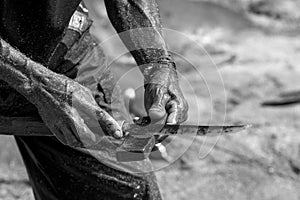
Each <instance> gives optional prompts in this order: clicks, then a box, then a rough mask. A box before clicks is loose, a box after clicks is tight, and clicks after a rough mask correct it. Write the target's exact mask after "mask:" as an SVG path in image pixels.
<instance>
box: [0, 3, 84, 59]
mask: <svg viewBox="0 0 300 200" xmlns="http://www.w3.org/2000/svg"><path fill="white" fill-rule="evenodd" d="M80 2H81V0H43V1H41V0H1V1H0V15H1V21H0V36H1V37H2V38H3V39H5V40H6V41H7V42H9V43H10V44H11V45H12V46H14V47H16V48H18V49H19V50H20V51H21V52H22V53H24V54H26V55H27V56H29V57H30V58H32V59H33V60H35V61H37V62H40V63H42V64H45V63H46V62H47V59H48V58H49V56H50V54H51V52H52V51H53V50H54V48H55V47H56V45H57V43H58V42H59V41H60V39H61V37H62V34H63V31H64V29H65V28H66V27H67V25H68V23H69V20H70V18H71V16H72V14H73V13H74V11H75V10H76V8H77V7H78V5H79V4H80Z"/></svg>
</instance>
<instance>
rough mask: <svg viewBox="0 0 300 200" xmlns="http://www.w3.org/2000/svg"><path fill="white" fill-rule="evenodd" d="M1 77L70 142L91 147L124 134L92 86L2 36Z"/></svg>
mask: <svg viewBox="0 0 300 200" xmlns="http://www.w3.org/2000/svg"><path fill="white" fill-rule="evenodd" d="M0 79H1V80H4V81H6V82H7V83H8V84H9V85H10V86H11V87H13V88H14V89H16V90H17V91H18V92H20V93H21V94H22V95H23V96H24V97H26V98H27V99H28V100H29V101H30V102H31V103H32V104H34V105H35V106H36V107H37V109H38V111H39V113H40V115H41V117H42V119H43V121H44V122H45V124H46V125H47V126H48V128H49V129H50V130H51V131H52V132H53V134H54V135H55V136H56V137H57V138H58V139H59V140H60V141H61V142H62V143H64V144H66V145H69V146H73V147H88V146H91V145H93V144H95V143H97V142H98V141H99V140H100V139H101V136H103V135H104V134H108V135H111V136H114V137H116V138H120V137H122V130H121V127H119V125H118V123H117V122H116V121H115V120H114V119H113V118H112V117H111V116H110V115H109V114H108V113H107V112H105V111H104V110H103V109H101V108H100V107H99V106H98V105H97V103H96V102H95V100H94V97H93V95H92V93H91V91H90V90H89V89H87V88H85V87H84V86H82V85H80V84H79V83H77V82H75V81H73V80H71V79H69V78H67V77H66V76H63V75H59V74H56V73H54V72H52V71H51V70H49V69H47V68H46V67H44V66H42V65H40V64H38V63H36V62H34V61H32V60H30V59H29V58H27V57H26V56H25V55H23V54H22V53H20V52H19V51H17V50H16V49H14V48H13V47H11V46H10V45H9V44H8V43H6V42H5V41H4V40H2V39H1V38H0Z"/></svg>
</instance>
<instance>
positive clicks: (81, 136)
mask: <svg viewBox="0 0 300 200" xmlns="http://www.w3.org/2000/svg"><path fill="white" fill-rule="evenodd" d="M65 130H66V131H68V132H69V133H70V134H71V135H73V136H74V137H75V138H76V139H77V140H78V141H80V142H81V143H82V144H83V145H84V146H85V147H87V146H91V145H93V144H95V143H96V142H97V139H96V135H95V133H94V132H93V131H91V129H90V128H88V126H86V124H84V121H83V120H82V123H79V126H74V123H70V124H69V125H68V126H67V128H65Z"/></svg>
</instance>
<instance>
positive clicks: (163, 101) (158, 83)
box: [145, 67, 188, 124]
mask: <svg viewBox="0 0 300 200" xmlns="http://www.w3.org/2000/svg"><path fill="white" fill-rule="evenodd" d="M149 77H150V78H149V79H146V80H145V81H146V82H145V108H146V111H147V113H148V116H149V117H150V118H151V122H152V123H162V124H164V123H167V124H180V123H182V122H184V121H186V120H187V117H188V115H187V111H188V103H187V101H186V100H185V98H184V96H183V94H182V91H181V89H180V87H179V83H178V75H177V72H176V70H175V68H170V67H159V68H158V69H157V70H155V71H154V72H153V73H152V74H151V75H150V76H149Z"/></svg>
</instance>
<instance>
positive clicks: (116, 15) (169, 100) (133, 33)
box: [105, 0, 188, 124]
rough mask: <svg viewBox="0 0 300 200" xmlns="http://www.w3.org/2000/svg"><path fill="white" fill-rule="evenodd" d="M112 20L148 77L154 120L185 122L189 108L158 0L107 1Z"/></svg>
mask: <svg viewBox="0 0 300 200" xmlns="http://www.w3.org/2000/svg"><path fill="white" fill-rule="evenodd" d="M105 5H106V9H107V13H108V17H109V19H110V21H111V23H112V24H113V26H114V28H115V29H116V31H117V32H118V33H119V36H120V38H121V39H122V41H123V43H124V44H125V45H126V47H127V48H128V50H129V51H130V52H131V54H132V55H133V57H134V58H135V60H136V62H137V64H138V65H139V67H140V70H141V72H142V73H143V75H144V78H145V107H146V110H147V112H148V115H149V116H150V118H151V120H152V121H155V122H163V121H165V122H167V123H172V124H176V123H181V122H183V121H185V120H186V119H187V110H188V105H187V102H186V100H185V99H184V97H183V94H182V92H181V89H180V88H179V84H178V76H177V72H176V67H175V63H174V62H173V59H172V57H171V56H170V55H169V52H168V51H167V46H166V43H165V41H164V39H163V36H162V27H161V21H160V16H159V9H158V5H157V3H156V1H155V0H105Z"/></svg>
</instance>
